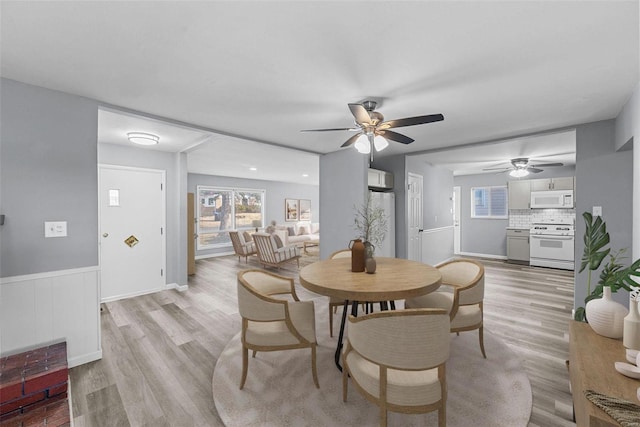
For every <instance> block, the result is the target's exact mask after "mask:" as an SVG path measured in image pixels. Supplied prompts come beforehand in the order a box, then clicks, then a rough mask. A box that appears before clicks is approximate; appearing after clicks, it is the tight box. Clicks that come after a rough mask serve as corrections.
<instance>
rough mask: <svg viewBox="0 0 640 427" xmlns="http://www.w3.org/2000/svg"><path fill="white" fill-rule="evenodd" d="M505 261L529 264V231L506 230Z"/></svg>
mask: <svg viewBox="0 0 640 427" xmlns="http://www.w3.org/2000/svg"><path fill="white" fill-rule="evenodd" d="M507 259H508V260H509V261H513V262H518V263H529V230H526V229H507Z"/></svg>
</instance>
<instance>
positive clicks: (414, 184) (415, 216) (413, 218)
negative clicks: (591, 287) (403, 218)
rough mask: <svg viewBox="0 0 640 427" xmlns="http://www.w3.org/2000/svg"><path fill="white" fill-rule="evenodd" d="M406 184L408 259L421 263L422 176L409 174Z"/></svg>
mask: <svg viewBox="0 0 640 427" xmlns="http://www.w3.org/2000/svg"><path fill="white" fill-rule="evenodd" d="M408 178H409V182H408V192H407V194H408V197H407V203H408V209H407V211H408V212H409V218H408V221H407V223H408V224H409V227H408V233H409V236H408V239H407V241H408V243H409V247H408V257H407V258H408V259H410V260H413V261H419V262H422V175H418V174H414V173H409V176H408Z"/></svg>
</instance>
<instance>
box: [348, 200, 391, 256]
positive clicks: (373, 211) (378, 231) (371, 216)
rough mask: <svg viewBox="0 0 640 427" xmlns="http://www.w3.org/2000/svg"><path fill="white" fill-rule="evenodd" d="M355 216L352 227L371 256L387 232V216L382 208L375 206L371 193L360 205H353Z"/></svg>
mask: <svg viewBox="0 0 640 427" xmlns="http://www.w3.org/2000/svg"><path fill="white" fill-rule="evenodd" d="M354 210H355V217H354V223H353V228H354V229H355V230H356V231H357V232H358V236H357V238H359V239H362V241H363V242H364V244H365V248H366V251H367V256H373V253H374V251H375V247H376V246H380V245H382V242H383V241H384V237H385V235H386V233H387V216H386V215H385V212H384V209H382V208H381V207H380V206H375V205H374V204H373V201H372V199H371V194H370V193H369V194H367V199H366V200H365V202H364V203H363V204H362V205H361V206H360V207H356V206H354Z"/></svg>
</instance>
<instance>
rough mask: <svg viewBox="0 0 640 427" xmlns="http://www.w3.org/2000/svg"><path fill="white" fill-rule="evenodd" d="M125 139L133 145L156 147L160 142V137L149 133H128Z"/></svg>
mask: <svg viewBox="0 0 640 427" xmlns="http://www.w3.org/2000/svg"><path fill="white" fill-rule="evenodd" d="M127 138H129V141H131V142H133V143H134V144H139V145H156V144H157V143H158V142H159V141H160V137H159V136H157V135H153V134H151V133H144V132H129V133H127Z"/></svg>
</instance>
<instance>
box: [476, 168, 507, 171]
mask: <svg viewBox="0 0 640 427" xmlns="http://www.w3.org/2000/svg"><path fill="white" fill-rule="evenodd" d="M511 169H513V168H487V169H482V170H483V171H503V172H506V171H508V170H511Z"/></svg>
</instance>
